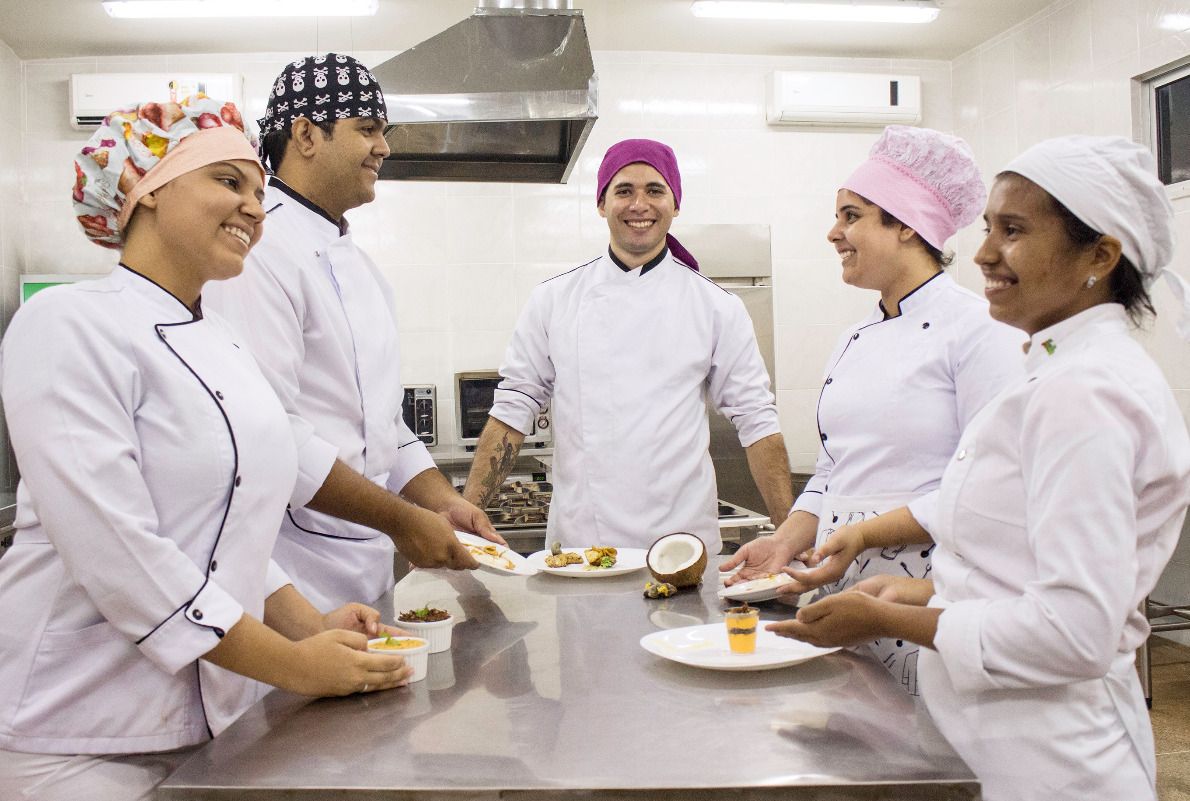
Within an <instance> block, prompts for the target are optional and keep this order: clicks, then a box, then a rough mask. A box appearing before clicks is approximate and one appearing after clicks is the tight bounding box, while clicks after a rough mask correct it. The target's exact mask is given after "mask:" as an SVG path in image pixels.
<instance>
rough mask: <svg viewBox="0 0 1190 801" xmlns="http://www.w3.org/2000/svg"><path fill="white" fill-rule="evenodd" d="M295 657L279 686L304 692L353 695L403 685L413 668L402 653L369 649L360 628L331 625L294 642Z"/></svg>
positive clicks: (322, 694)
mask: <svg viewBox="0 0 1190 801" xmlns="http://www.w3.org/2000/svg"><path fill="white" fill-rule="evenodd" d="M294 647H295V649H296V658H295V659H294V660H293V662H292V663H291V666H292V670H291V671H290V672H289V675H288V677H287V680H286V681H285V682H284V683H279V684H278V685H277V686H279V687H283V688H284V689H287V690H291V691H293V692H297V693H301V694H303V695H313V696H320V697H321V696H330V695H350V694H351V693H357V692H373V691H376V690H388V689H391V688H393V687H402V686H404V685H406V684H408V683H409V678H410V677H411V676H412V675H413V668H411V667H409V666H408V665H406V664H405V658H404V657H402V656H401V655H400V654H376V653H371V652H369V651H368V638H367V636H366V635H364V634H361V633H359V632H352V631H344V630H343V629H332V630H330V631H324V632H323V633H321V634H315V635H314V636H312V637H307V638H306V639H304V640H301V641H299V642H296V643H294Z"/></svg>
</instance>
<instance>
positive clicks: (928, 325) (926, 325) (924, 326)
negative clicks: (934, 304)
mask: <svg viewBox="0 0 1190 801" xmlns="http://www.w3.org/2000/svg"><path fill="white" fill-rule="evenodd" d="M921 327H922V328H929V327H930V324H929V323H922V324H921Z"/></svg>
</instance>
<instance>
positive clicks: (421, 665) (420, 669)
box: [368, 636, 430, 684]
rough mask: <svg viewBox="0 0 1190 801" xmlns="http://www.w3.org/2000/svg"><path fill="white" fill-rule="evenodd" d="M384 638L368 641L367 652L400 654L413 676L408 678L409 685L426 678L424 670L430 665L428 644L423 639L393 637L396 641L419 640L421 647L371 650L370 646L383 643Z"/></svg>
mask: <svg viewBox="0 0 1190 801" xmlns="http://www.w3.org/2000/svg"><path fill="white" fill-rule="evenodd" d="M385 639H386V638H384V637H377V638H376V639H374V640H368V650H369V651H371V652H372V653H374V654H400V655H401V656H403V657H405V664H406V665H409V667H411V668H413V675H412V676H411V677H410V678H409V683H410V684H412V683H413V682H415V681H421V680H422V679H424V678H425V677H426V668H427V667H428V666H429V663H430V644H429V643H428V642H426V640H425V638H424V637H412V636H411V637H395V638H394V639H398V640H419V641H420V642H421V645H419V646H417V647H416V648H402V649H401V650H399V651H396V650H393V649H391V648H373V647H372V646H373V645H375V644H376V643H378V642H384V641H385Z"/></svg>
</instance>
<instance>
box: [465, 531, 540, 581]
mask: <svg viewBox="0 0 1190 801" xmlns="http://www.w3.org/2000/svg"><path fill="white" fill-rule="evenodd" d="M455 536H456V537H458V538H459V542H461V543H463V544H464V545H466V546H467V550H468V551H470V553H471V555H472V556H473V557H475V561H477V562H479V566H480V567H481V568H482V569H484V570H486V571H488V572H489V573H502V574H504V575H513V576H531V575H533V574H534V573H536V572H537V570H538V567H535V566H533V565H531V564H529V562H528V560H526V559H525V557H523V556H521V555H520V554H519V553H517V552H516V551H514V550H512V549H511V548H507V547H505V546H503V545H496V544H495V543H493V542H489V541H488V540H485V539H484V538H483V537H477V536H476V535H474V534H468V533H467V532H465V531H456V532H455Z"/></svg>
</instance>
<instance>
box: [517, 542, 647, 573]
mask: <svg viewBox="0 0 1190 801" xmlns="http://www.w3.org/2000/svg"><path fill="white" fill-rule="evenodd" d="M552 550H553V549H551V550H549V551H538V552H537V553H533V554H530V555H529V556H528V561H529V564H530V565H532V566H533V567H535V568H537V569H538V571H539V572H541V573H544V574H546V575H551V576H567V577H570V578H577V577H581V578H586V577H598V576H618V575H622V574H624V573H631V572H633V571H636V570H642V569H644V566H645V554H646V551H645V550H644V549H642V548H609V547H606V546H598V545H593V546H590V547H562V546H561V545H560V544H558V553H552Z"/></svg>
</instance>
